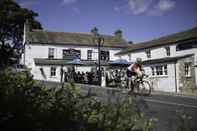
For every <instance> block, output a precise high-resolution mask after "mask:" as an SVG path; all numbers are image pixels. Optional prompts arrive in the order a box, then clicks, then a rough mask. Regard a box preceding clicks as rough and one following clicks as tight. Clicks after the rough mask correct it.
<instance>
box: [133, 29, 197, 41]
mask: <svg viewBox="0 0 197 131" xmlns="http://www.w3.org/2000/svg"><path fill="white" fill-rule="evenodd" d="M194 30H196V32H197V26H196V27H193V28H189V29H187V30H182V31H180V32H175V33H172V34H167V35H164V36H161V37H157V38H153V39H151V40H147V41H143V42H139V43H136V44H144V43H147V42H152V41H157V40H161V39H165V38H168V37H172V36H175V35H179V34H183V33H187V32H191V31H194Z"/></svg>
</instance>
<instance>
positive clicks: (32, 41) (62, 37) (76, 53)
mask: <svg viewBox="0 0 197 131" xmlns="http://www.w3.org/2000/svg"><path fill="white" fill-rule="evenodd" d="M101 36H102V37H103V38H104V44H103V45H101V65H102V66H104V65H106V64H107V63H108V62H109V61H112V60H115V59H117V58H118V57H117V56H115V54H116V53H118V52H119V51H121V50H122V49H123V48H126V47H127V46H128V43H127V42H126V40H124V39H123V38H122V34H121V32H118V33H115V34H114V35H113V36H111V35H101ZM94 38H95V37H94V35H93V33H67V32H49V31H44V30H30V28H29V26H28V24H26V25H25V29H24V45H25V46H24V47H25V48H24V54H23V56H22V59H21V63H22V64H24V65H26V66H27V67H28V68H29V69H30V71H31V73H32V74H33V76H34V79H36V80H45V81H56V82H60V80H61V75H60V74H61V73H60V72H61V67H63V70H64V71H67V70H68V67H70V65H69V64H68V63H69V62H70V61H72V60H73V59H75V58H79V59H81V61H82V62H83V65H82V66H77V67H75V69H76V71H81V72H82V71H83V72H86V71H91V70H95V68H96V66H98V63H97V61H98V44H97V43H96V42H95V41H94ZM104 84H105V83H103V86H104Z"/></svg>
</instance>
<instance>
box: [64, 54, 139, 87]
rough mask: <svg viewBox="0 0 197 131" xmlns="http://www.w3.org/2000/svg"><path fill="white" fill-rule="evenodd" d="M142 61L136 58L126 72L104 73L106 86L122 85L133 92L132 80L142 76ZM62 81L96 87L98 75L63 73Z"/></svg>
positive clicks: (90, 73)
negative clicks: (111, 84)
mask: <svg viewBox="0 0 197 131" xmlns="http://www.w3.org/2000/svg"><path fill="white" fill-rule="evenodd" d="M141 64H142V59H141V58H137V59H136V62H135V63H133V64H131V65H130V66H129V67H128V68H127V69H126V70H118V69H117V70H114V71H113V72H108V73H106V84H107V86H108V84H109V83H110V82H113V83H116V84H121V83H122V82H124V81H125V82H126V83H124V86H125V87H126V88H130V89H131V90H133V86H132V84H133V82H132V78H133V77H136V76H138V77H139V76H142V74H143V68H142V66H141ZM64 81H65V82H68V81H73V82H75V83H83V84H94V85H98V73H97V72H94V71H90V72H85V73H84V72H83V71H82V72H79V71H78V72H76V71H75V70H71V71H68V72H64Z"/></svg>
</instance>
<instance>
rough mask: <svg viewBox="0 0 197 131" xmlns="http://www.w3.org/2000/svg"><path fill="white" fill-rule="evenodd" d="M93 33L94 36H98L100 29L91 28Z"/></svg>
mask: <svg viewBox="0 0 197 131" xmlns="http://www.w3.org/2000/svg"><path fill="white" fill-rule="evenodd" d="M91 33H92V35H93V36H97V35H98V29H97V28H96V27H94V28H92V29H91Z"/></svg>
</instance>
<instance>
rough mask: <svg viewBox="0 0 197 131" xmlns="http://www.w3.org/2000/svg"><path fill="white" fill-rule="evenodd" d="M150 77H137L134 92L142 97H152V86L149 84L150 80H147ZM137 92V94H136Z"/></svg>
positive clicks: (144, 75) (134, 81) (134, 82)
mask: <svg viewBox="0 0 197 131" xmlns="http://www.w3.org/2000/svg"><path fill="white" fill-rule="evenodd" d="M147 78H148V75H146V74H142V76H141V77H136V78H135V79H134V80H133V86H134V88H133V92H134V93H137V94H140V95H147V96H150V95H151V89H152V87H151V84H150V82H149V80H148V79H147ZM135 91H137V92H135Z"/></svg>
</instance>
